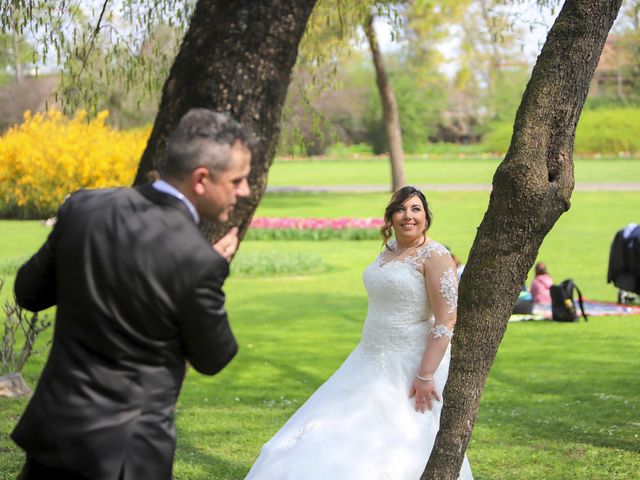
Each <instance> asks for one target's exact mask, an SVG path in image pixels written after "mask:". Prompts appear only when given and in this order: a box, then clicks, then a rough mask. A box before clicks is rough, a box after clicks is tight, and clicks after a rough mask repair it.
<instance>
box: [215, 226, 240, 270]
mask: <svg viewBox="0 0 640 480" xmlns="http://www.w3.org/2000/svg"><path fill="white" fill-rule="evenodd" d="M213 249H214V250H215V251H216V252H218V253H219V254H220V255H222V256H223V257H224V258H225V259H226V260H227V262H229V261H231V259H232V258H233V256H234V255H235V253H236V250H237V249H238V227H233V228H232V229H231V230H229V231H228V232H227V234H226V235H225V236H224V237H222V238H221V239H220V240H218V241H217V242H216V243H215V244H214V245H213Z"/></svg>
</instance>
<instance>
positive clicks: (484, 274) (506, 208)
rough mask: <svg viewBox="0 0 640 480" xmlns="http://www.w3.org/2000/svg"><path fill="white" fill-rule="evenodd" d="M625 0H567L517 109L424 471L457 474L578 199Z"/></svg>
mask: <svg viewBox="0 0 640 480" xmlns="http://www.w3.org/2000/svg"><path fill="white" fill-rule="evenodd" d="M620 4H621V0H567V1H566V2H565V3H564V5H563V8H562V10H561V11H560V14H559V15H558V18H557V19H556V21H555V23H554V25H553V27H552V28H551V30H550V32H549V34H548V36H547V40H546V42H545V45H544V47H543V49H542V52H541V54H540V56H539V57H538V61H537V63H536V66H535V67H534V69H533V72H532V75H531V79H530V81H529V84H528V85H527V88H526V90H525V93H524V96H523V98H522V102H521V104H520V108H519V109H518V113H517V115H516V120H515V124H514V133H513V137H512V140H511V146H510V147H509V151H508V152H507V155H506V156H505V158H504V160H503V162H502V163H501V164H500V166H499V167H498V169H497V170H496V173H495V175H494V178H493V191H492V193H491V198H490V201H489V207H488V210H487V212H486V213H485V216H484V219H483V220H482V223H481V224H480V227H479V229H478V233H477V235H476V238H475V240H474V243H473V246H472V248H471V252H470V255H469V261H468V263H467V265H466V267H465V272H464V275H463V277H462V280H461V283H460V297H459V303H458V324H457V326H456V333H455V336H454V338H453V345H452V360H451V367H450V372H449V380H448V382H447V385H446V388H445V390H444V409H443V412H442V418H441V422H440V431H439V433H438V435H437V437H436V442H435V445H434V448H433V451H432V453H431V457H430V459H429V462H428V464H427V466H426V469H425V472H424V473H423V475H422V477H421V478H422V479H423V480H433V479H456V478H458V472H459V471H460V466H461V464H462V460H463V456H464V452H465V450H466V448H467V444H468V442H469V438H470V436H471V431H472V428H473V424H474V422H475V419H476V414H477V411H478V404H479V401H480V395H481V393H482V389H483V387H484V384H485V380H486V377H487V375H488V373H489V369H490V367H491V365H492V363H493V360H494V358H495V355H496V352H497V350H498V346H499V344H500V341H501V340H502V337H503V335H504V332H505V330H506V325H507V321H508V319H509V316H510V313H511V311H512V308H513V305H514V304H515V302H516V299H517V297H518V292H519V290H520V287H521V286H522V284H523V282H524V281H525V279H526V275H527V272H528V271H529V269H530V268H531V266H532V265H533V263H534V261H535V259H536V255H537V253H538V249H539V247H540V244H541V243H542V240H543V239H544V237H545V236H546V235H547V233H548V232H549V231H550V230H551V228H552V227H553V225H554V224H555V223H556V221H557V220H558V218H559V217H560V215H562V213H564V212H565V211H566V210H568V209H569V207H570V198H571V193H572V191H573V187H574V177H573V159H572V155H573V142H574V137H575V129H576V124H577V122H578V118H579V116H580V112H581V110H582V106H583V104H584V101H585V98H586V96H587V92H588V90H589V83H590V81H591V78H592V77H593V73H594V71H595V68H596V65H597V63H598V60H599V57H600V54H601V52H602V48H603V46H604V43H605V40H606V38H607V34H608V32H609V30H610V28H611V25H612V24H613V21H614V20H615V18H616V16H617V14H618V10H619V9H620Z"/></svg>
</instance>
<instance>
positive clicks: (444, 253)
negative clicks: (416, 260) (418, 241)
mask: <svg viewBox="0 0 640 480" xmlns="http://www.w3.org/2000/svg"><path fill="white" fill-rule="evenodd" d="M418 255H419V256H420V258H422V259H423V260H428V259H430V258H432V257H449V258H450V257H451V252H449V249H448V248H447V247H445V246H444V245H442V244H441V243H439V242H436V241H435V240H433V239H431V238H428V239H427V241H426V242H425V243H424V245H423V246H422V247H420V248H419V250H418Z"/></svg>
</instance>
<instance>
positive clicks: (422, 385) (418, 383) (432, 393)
mask: <svg viewBox="0 0 640 480" xmlns="http://www.w3.org/2000/svg"><path fill="white" fill-rule="evenodd" d="M413 396H415V397H416V412H417V411H420V412H422V413H424V412H425V406H426V407H428V408H429V410H431V407H432V406H433V399H434V398H435V399H436V400H438V401H441V400H440V395H439V394H438V391H437V390H436V384H435V382H434V381H433V380H431V381H429V382H425V381H424V380H420V379H419V378H414V379H413V384H412V385H411V392H410V393H409V398H412V397H413Z"/></svg>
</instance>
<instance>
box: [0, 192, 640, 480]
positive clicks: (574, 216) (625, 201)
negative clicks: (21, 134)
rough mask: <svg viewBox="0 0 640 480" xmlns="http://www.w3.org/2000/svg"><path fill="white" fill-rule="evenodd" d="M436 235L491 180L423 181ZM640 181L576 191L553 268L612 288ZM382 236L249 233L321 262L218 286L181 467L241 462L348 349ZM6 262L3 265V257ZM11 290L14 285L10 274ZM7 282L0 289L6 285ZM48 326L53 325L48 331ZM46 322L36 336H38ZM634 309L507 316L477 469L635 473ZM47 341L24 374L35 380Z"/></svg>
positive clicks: (35, 230)
mask: <svg viewBox="0 0 640 480" xmlns="http://www.w3.org/2000/svg"><path fill="white" fill-rule="evenodd" d="M426 193H427V197H428V199H429V200H430V202H431V204H432V207H433V210H434V219H435V221H434V225H433V229H432V231H431V235H432V237H433V238H435V239H437V240H439V241H441V242H442V243H445V244H447V245H449V246H450V247H451V248H452V249H453V250H454V251H455V252H456V253H457V254H458V255H459V256H461V257H462V258H463V259H466V255H467V252H468V249H469V247H470V246H471V243H472V241H473V236H474V235H475V229H476V227H477V225H478V223H479V222H480V220H481V218H482V215H483V212H484V210H485V209H486V206H487V202H488V193H487V192H426ZM387 200H388V195H386V194H278V195H267V196H266V197H265V199H264V201H263V202H262V204H261V205H260V208H259V211H258V212H257V215H263V216H300V217H311V216H315V217H340V216H352V217H369V216H380V215H381V212H382V210H383V208H384V205H385V203H386V201H387ZM639 204H640V192H633V193H625V192H576V193H574V196H573V205H572V208H571V209H570V211H569V212H567V213H566V214H565V215H563V217H562V218H561V219H560V221H559V222H558V224H557V225H556V227H555V228H554V229H553V231H552V232H551V233H550V234H549V236H548V237H547V239H546V240H545V242H544V244H543V245H542V248H541V252H540V259H542V260H544V261H545V262H546V263H547V264H548V265H549V269H550V271H551V274H552V275H553V276H554V277H555V279H556V280H557V281H559V280H562V279H564V278H567V277H573V278H574V279H575V280H576V283H577V284H578V285H579V286H580V287H581V289H582V290H583V292H584V293H585V295H586V296H587V297H589V298H593V299H598V300H609V301H613V300H615V294H616V289H615V288H614V287H612V286H610V285H607V284H606V268H607V263H608V254H609V245H610V242H611V240H612V239H613V235H614V233H615V231H616V230H618V229H619V228H621V227H622V226H624V225H625V224H626V223H628V222H631V221H636V222H637V221H638V218H637V205H639ZM47 233H48V229H47V228H46V227H43V226H41V225H40V224H39V223H38V222H6V221H1V222H0V266H2V265H10V264H12V262H14V261H15V259H19V258H23V257H24V256H25V255H27V254H30V253H32V252H33V251H34V250H35V249H36V248H37V246H38V245H39V244H40V243H41V242H42V241H43V240H44V238H45V237H46V235H47ZM379 246H380V243H379V242H376V241H360V242H355V241H323V242H312V241H295V242H276V241H261V242H260V241H251V242H249V241H247V242H244V243H243V244H242V246H241V250H240V253H239V257H238V259H240V258H241V256H242V255H254V256H258V257H259V256H261V255H262V256H264V257H267V258H268V257H269V256H270V254H271V253H272V252H279V253H281V252H294V253H296V254H300V255H309V256H314V257H315V258H320V259H321V263H322V268H320V269H317V270H313V271H311V272H309V273H308V274H304V275H296V276H259V275H249V276H247V275H234V276H232V277H230V278H229V280H228V282H227V284H226V287H225V290H226V292H227V294H228V310H229V312H230V318H231V322H232V325H233V328H234V331H235V333H236V335H237V337H238V340H239V343H240V353H239V355H238V357H237V358H236V359H235V360H234V361H233V362H232V363H231V365H230V366H229V367H228V368H226V369H225V370H224V371H223V372H222V373H221V374H220V375H217V376H215V377H204V376H202V375H199V374H197V373H195V372H190V374H189V375H188V377H187V380H186V382H185V385H184V388H183V392H182V395H181V397H180V401H179V404H178V408H177V415H176V416H177V426H178V450H177V454H176V466H175V477H176V478H177V479H184V480H187V479H189V480H191V479H212V478H213V479H216V480H223V479H225V480H226V479H228V480H235V479H241V478H243V477H244V474H245V473H246V472H247V471H248V469H249V468H250V466H251V464H252V462H253V460H254V458H255V457H256V455H257V453H258V451H259V448H260V446H261V445H262V444H263V443H264V442H265V441H267V440H268V439H269V438H270V437H271V436H272V435H273V434H274V433H275V432H276V431H277V429H278V428H279V427H280V426H281V425H282V424H283V423H284V422H285V421H286V419H287V418H288V417H289V416H290V415H291V414H292V413H293V412H294V411H295V410H296V409H297V408H298V407H299V406H300V405H301V404H302V403H303V402H304V401H305V399H306V398H307V397H308V396H309V395H310V394H311V393H312V392H313V391H314V390H315V389H316V388H317V387H318V386H319V385H320V384H321V383H322V382H323V381H324V380H326V379H327V378H328V377H329V376H330V375H331V373H332V372H333V371H334V370H335V369H336V368H337V367H338V366H339V365H340V363H341V362H342V361H343V360H344V359H345V358H346V356H347V355H348V354H349V352H350V351H351V350H352V349H353V348H354V347H355V345H356V344H357V342H358V339H359V336H360V332H361V329H362V323H363V320H364V316H365V312H366V303H367V300H366V295H365V291H364V288H363V286H362V280H361V274H362V270H363V269H364V268H365V267H366V266H367V265H368V263H369V262H370V261H372V259H373V257H374V256H375V255H376V253H377V251H378V249H379ZM7 268H8V267H7ZM5 290H7V287H5ZM7 295H8V291H5V292H3V297H4V298H6V297H7ZM48 335H50V332H48ZM45 341H46V338H43V339H41V343H44V342H45ZM639 350H640V318H638V317H631V316H630V317H609V318H607V317H604V318H602V317H601V318H592V319H591V320H590V321H589V322H588V323H584V322H581V323H575V324H559V323H553V322H529V323H515V324H510V325H509V326H508V328H507V333H506V335H505V338H504V341H503V342H502V345H501V347H500V350H499V352H498V356H497V359H496V362H495V364H494V366H493V369H492V371H491V374H490V376H489V380H488V383H487V386H486V389H485V392H484V395H483V398H482V401H481V406H480V413H479V416H478V419H477V422H476V425H475V429H474V433H473V437H472V440H471V444H470V445H469V449H468V456H469V459H470V461H471V466H472V469H473V471H474V475H475V477H476V478H477V479H480V480H483V479H487V480H488V479H558V480H560V479H566V478H577V479H594V480H595V479H602V478H607V479H633V478H637V472H638V471H640V438H639V435H640V384H639V383H638V381H637V378H638V374H637V372H638V371H639V370H640V356H639V355H638V351H639ZM45 356H46V355H45V353H40V354H38V355H37V356H35V357H33V358H32V359H31V361H30V362H29V364H28V365H27V367H26V369H25V372H24V374H25V377H26V378H27V380H28V381H29V383H30V384H32V385H33V384H35V382H36V381H37V378H38V376H39V372H40V370H41V368H42V365H43V362H44V360H45ZM25 404H26V401H24V400H15V401H7V400H2V401H0V479H9V478H14V477H15V474H16V473H17V471H18V469H19V467H20V464H21V462H22V453H21V451H20V450H19V449H17V448H16V447H15V446H14V445H13V443H12V442H11V441H10V440H9V439H8V433H9V432H10V431H11V429H12V427H13V426H14V425H15V422H16V421H17V419H18V418H19V415H20V414H21V412H22V410H23V409H24V406H25Z"/></svg>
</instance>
